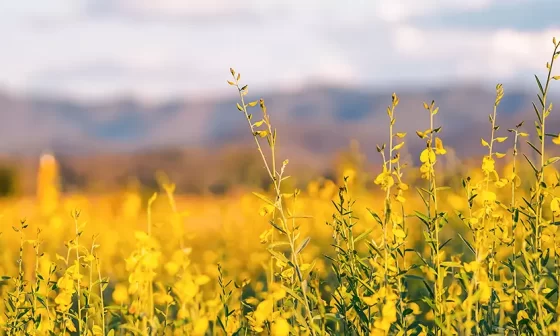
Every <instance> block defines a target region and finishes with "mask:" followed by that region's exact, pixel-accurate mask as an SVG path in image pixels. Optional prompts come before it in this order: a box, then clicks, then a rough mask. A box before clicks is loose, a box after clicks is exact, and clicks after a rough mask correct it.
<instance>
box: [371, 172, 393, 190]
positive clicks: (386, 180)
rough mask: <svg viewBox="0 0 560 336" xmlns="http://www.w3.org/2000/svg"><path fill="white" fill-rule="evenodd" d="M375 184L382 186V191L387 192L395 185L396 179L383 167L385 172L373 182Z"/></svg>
mask: <svg viewBox="0 0 560 336" xmlns="http://www.w3.org/2000/svg"><path fill="white" fill-rule="evenodd" d="M373 182H374V183H375V184H377V185H380V186H381V189H383V190H387V189H388V188H390V187H392V186H393V185H394V184H395V179H394V178H393V175H392V174H391V172H389V171H387V167H385V166H383V172H381V173H380V174H379V175H377V177H376V178H375V181H373Z"/></svg>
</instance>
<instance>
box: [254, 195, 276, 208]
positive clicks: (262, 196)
mask: <svg viewBox="0 0 560 336" xmlns="http://www.w3.org/2000/svg"><path fill="white" fill-rule="evenodd" d="M253 195H255V196H257V197H258V198H260V199H261V200H262V201H264V202H266V203H267V204H269V205H272V206H273V207H275V208H278V207H277V206H276V204H274V202H272V201H271V200H269V199H268V197H266V196H264V195H261V194H259V193H256V192H253Z"/></svg>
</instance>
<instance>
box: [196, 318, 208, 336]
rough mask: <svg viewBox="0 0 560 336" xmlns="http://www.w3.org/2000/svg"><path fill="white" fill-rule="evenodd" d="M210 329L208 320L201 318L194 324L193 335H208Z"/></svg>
mask: <svg viewBox="0 0 560 336" xmlns="http://www.w3.org/2000/svg"><path fill="white" fill-rule="evenodd" d="M207 329H208V319H207V318H205V317H203V318H199V319H198V320H197V321H196V322H195V323H194V331H193V335H196V336H203V335H204V334H205V333H206V330H207Z"/></svg>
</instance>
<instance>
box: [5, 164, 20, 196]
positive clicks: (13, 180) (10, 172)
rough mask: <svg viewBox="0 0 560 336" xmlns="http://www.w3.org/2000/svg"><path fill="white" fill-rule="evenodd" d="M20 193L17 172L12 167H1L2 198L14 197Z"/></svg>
mask: <svg viewBox="0 0 560 336" xmlns="http://www.w3.org/2000/svg"><path fill="white" fill-rule="evenodd" d="M18 191H19V190H18V176H17V172H16V170H15V169H13V168H11V167H0V197H9V196H13V195H14V194H16V193H17V192H18Z"/></svg>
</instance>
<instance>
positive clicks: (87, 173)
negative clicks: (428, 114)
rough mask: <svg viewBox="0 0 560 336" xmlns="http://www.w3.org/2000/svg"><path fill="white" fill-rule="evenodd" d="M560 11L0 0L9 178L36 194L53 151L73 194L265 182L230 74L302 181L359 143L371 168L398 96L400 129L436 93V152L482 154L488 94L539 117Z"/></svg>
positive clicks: (486, 3)
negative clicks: (442, 144) (42, 158)
mask: <svg viewBox="0 0 560 336" xmlns="http://www.w3.org/2000/svg"><path fill="white" fill-rule="evenodd" d="M558 12H560V3H559V2H557V1H555V0H531V1H529V0H507V1H506V0H473V1H457V0H446V1H435V0H375V1H352V2H351V3H347V2H344V1H331V0H326V1H325V0H321V1H319V0H317V1H262V0H261V1H249V0H238V1H229V0H227V1H225V0H205V1H192V0H182V1H181V0H159V1H154V0H151V1H149V0H94V1H70V0H49V1H40V2H37V1H28V0H22V1H2V2H1V3H0V42H1V46H2V48H1V52H0V116H1V118H2V122H1V123H0V154H1V156H2V165H3V167H4V168H3V169H2V174H3V176H4V175H5V177H3V178H4V179H7V180H10V179H12V177H13V178H14V179H16V180H17V181H18V182H17V183H16V184H17V185H16V186H14V187H9V188H7V189H9V190H12V189H13V190H14V191H16V192H18V193H25V192H29V191H33V190H35V186H34V183H35V178H34V174H35V170H36V166H37V161H38V156H39V154H40V153H42V152H44V151H50V152H54V153H55V155H56V156H57V158H58V159H59V161H60V164H61V171H62V175H63V183H64V188H65V190H70V189H72V188H74V189H75V188H80V189H83V188H90V189H91V188H98V189H100V190H105V189H109V188H114V187H116V186H120V185H123V184H125V183H127V182H128V181H129V177H131V176H133V177H136V178H138V179H139V180H140V181H141V182H142V183H143V184H145V185H151V184H154V176H155V172H156V171H157V170H158V169H162V170H164V171H165V172H166V173H167V174H169V175H170V176H171V177H172V179H173V180H174V181H176V182H177V183H178V191H179V192H195V193H206V192H223V191H226V190H228V189H230V188H231V187H232V186H233V185H238V184H255V183H256V184H258V183H259V180H260V179H261V178H260V177H259V176H260V175H259V174H262V170H261V169H260V168H261V167H260V164H259V163H258V161H256V159H257V158H256V157H255V153H253V149H252V147H250V145H251V141H250V135H249V134H248V133H247V130H246V129H245V126H246V125H245V123H244V120H243V118H242V117H241V116H240V115H239V113H237V110H236V108H235V99H236V97H235V95H236V92H235V89H233V88H231V87H229V86H228V85H227V84H226V82H225V81H226V79H228V78H229V76H230V74H229V67H234V68H235V69H236V70H237V71H239V72H241V73H242V74H243V78H242V79H243V81H244V82H245V83H247V84H249V85H250V88H251V93H250V97H251V99H256V98H259V97H264V98H265V99H266V101H267V103H268V106H269V111H270V112H271V114H272V115H273V121H274V122H275V125H276V127H278V129H279V133H280V139H281V140H280V143H281V148H280V150H281V151H282V153H286V155H285V156H289V158H290V159H291V162H292V165H293V167H292V169H294V170H297V169H298V165H299V166H303V167H305V168H306V171H305V172H302V173H301V174H298V176H299V178H300V180H301V182H302V183H303V182H305V180H306V179H308V178H309V177H310V176H313V175H318V174H326V175H328V174H333V171H332V168H331V167H332V166H333V164H332V162H333V160H336V159H337V157H339V156H340V153H342V152H346V151H348V148H349V146H350V145H349V144H350V141H351V140H352V139H356V140H357V141H358V142H359V143H360V144H361V146H362V147H361V150H362V151H363V152H365V154H366V155H367V158H368V160H369V161H375V160H376V159H377V157H376V156H375V154H376V153H375V144H377V143H379V142H381V141H383V138H384V137H385V136H386V132H387V131H386V127H385V123H386V120H385V119H386V115H385V107H386V106H387V105H388V104H389V103H390V94H391V93H392V92H393V91H396V92H397V93H398V94H399V95H400V97H401V102H402V103H401V105H400V106H399V110H398V111H397V119H398V127H399V129H402V130H404V131H409V132H411V131H414V130H415V129H416V128H422V127H424V126H425V125H423V124H422V123H425V119H421V120H422V121H420V119H418V114H419V113H421V111H422V105H421V103H422V101H430V100H432V99H435V100H436V102H437V104H438V105H439V106H440V107H441V111H442V113H441V119H440V121H441V123H442V124H443V125H445V132H444V135H443V137H444V140H445V141H446V144H447V145H448V146H449V147H451V148H455V149H456V151H458V156H459V157H468V156H469V155H471V154H480V148H479V143H478V136H477V134H473V133H477V132H484V130H486V129H487V128H486V127H479V126H481V125H484V126H486V116H487V114H488V113H489V112H490V110H491V107H492V103H493V96H494V93H493V89H494V86H495V84H496V83H498V82H500V83H504V85H505V91H506V97H505V99H504V101H503V104H502V106H501V111H500V112H501V113H502V115H501V124H502V125H503V127H505V128H509V127H511V126H513V125H514V124H516V123H517V122H519V121H521V120H523V119H528V118H532V111H531V107H530V106H531V105H530V103H531V100H533V99H534V98H535V96H534V92H535V89H536V87H535V85H534V79H533V76H532V75H533V74H534V73H537V74H539V75H542V74H544V70H545V68H544V64H545V62H546V61H547V60H548V59H549V53H550V49H551V45H552V44H551V38H552V36H554V35H556V36H559V35H560V34H559V33H560V24H558V22H559V21H558V18H557V17H555V13H558ZM552 94H553V95H554V94H557V92H552ZM553 119H554V118H553ZM551 122H555V121H551ZM467 130H468V131H467ZM465 134H469V135H470V137H469V138H468V139H466V138H465ZM419 146H422V142H421V141H417V142H416V143H415V142H414V141H411V142H410V143H409V144H408V147H409V150H411V151H414V150H415V149H417V148H419ZM288 153H289V154H288ZM224 167H227V169H224ZM14 176H15V177H14Z"/></svg>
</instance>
